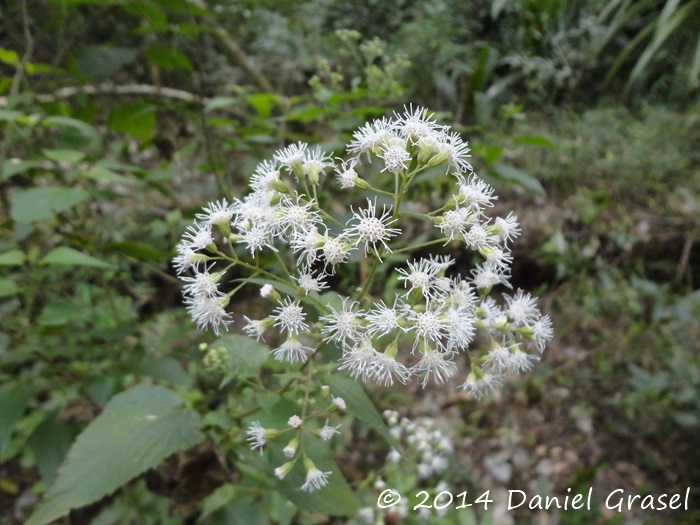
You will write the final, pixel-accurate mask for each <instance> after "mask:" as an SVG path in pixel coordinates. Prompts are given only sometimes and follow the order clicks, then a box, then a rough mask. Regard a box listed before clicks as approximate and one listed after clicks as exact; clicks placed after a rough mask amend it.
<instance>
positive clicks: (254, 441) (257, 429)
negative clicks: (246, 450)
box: [246, 421, 267, 454]
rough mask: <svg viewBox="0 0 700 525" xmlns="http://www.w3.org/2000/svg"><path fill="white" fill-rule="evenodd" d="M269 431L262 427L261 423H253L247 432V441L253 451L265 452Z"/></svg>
mask: <svg viewBox="0 0 700 525" xmlns="http://www.w3.org/2000/svg"><path fill="white" fill-rule="evenodd" d="M266 434H267V431H266V430H265V429H264V428H263V427H261V426H260V422H259V421H253V422H252V423H251V424H250V426H249V427H248V430H247V431H246V435H247V436H248V437H247V441H248V443H250V448H251V449H252V450H255V449H260V453H261V454H262V452H263V447H264V446H265V443H267V438H266Z"/></svg>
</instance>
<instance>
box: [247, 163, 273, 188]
mask: <svg viewBox="0 0 700 525" xmlns="http://www.w3.org/2000/svg"><path fill="white" fill-rule="evenodd" d="M279 180H280V172H279V168H278V166H277V163H276V162H272V161H269V160H266V161H263V162H262V163H261V164H260V165H258V167H257V168H255V173H254V174H253V175H252V176H251V178H250V187H251V189H252V190H253V191H256V192H267V191H273V190H274V189H275V184H276V183H277V182H279Z"/></svg>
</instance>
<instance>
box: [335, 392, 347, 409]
mask: <svg viewBox="0 0 700 525" xmlns="http://www.w3.org/2000/svg"><path fill="white" fill-rule="evenodd" d="M331 399H332V400H333V401H332V404H333V405H335V406H336V407H338V410H343V411H345V409H346V408H347V405H346V404H345V400H344V399H343V398H342V397H335V396H334V395H331Z"/></svg>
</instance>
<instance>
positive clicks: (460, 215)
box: [436, 207, 474, 241]
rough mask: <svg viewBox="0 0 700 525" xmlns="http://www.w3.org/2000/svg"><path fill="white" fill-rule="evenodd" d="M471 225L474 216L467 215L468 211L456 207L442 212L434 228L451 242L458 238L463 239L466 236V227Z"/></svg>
mask: <svg viewBox="0 0 700 525" xmlns="http://www.w3.org/2000/svg"><path fill="white" fill-rule="evenodd" d="M473 223H474V216H473V215H471V214H470V213H469V210H467V209H466V208H459V207H457V208H456V209H454V210H447V211H446V212H444V213H443V214H442V215H441V216H440V220H439V222H438V223H437V224H436V226H437V227H438V228H440V231H441V232H442V234H443V235H444V236H445V237H447V238H448V239H449V240H450V241H451V240H453V239H454V238H455V237H458V236H459V237H464V236H465V235H466V234H467V227H468V226H469V225H471V224H473Z"/></svg>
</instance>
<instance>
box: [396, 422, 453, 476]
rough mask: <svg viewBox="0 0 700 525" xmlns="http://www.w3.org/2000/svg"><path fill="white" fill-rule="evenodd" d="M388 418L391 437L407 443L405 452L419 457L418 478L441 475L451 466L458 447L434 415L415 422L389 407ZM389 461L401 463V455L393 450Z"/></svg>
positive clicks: (403, 443) (417, 459) (417, 462)
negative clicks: (450, 463) (451, 458)
mask: <svg viewBox="0 0 700 525" xmlns="http://www.w3.org/2000/svg"><path fill="white" fill-rule="evenodd" d="M384 419H385V420H386V422H387V425H388V426H389V432H390V433H391V436H392V437H393V438H394V439H395V440H396V441H397V442H398V443H401V444H402V445H404V446H405V450H404V453H405V454H406V455H407V456H410V457H411V458H415V465H416V466H417V469H418V470H417V475H418V479H427V478H430V477H431V476H438V475H439V474H442V473H443V472H444V471H445V470H446V469H447V467H448V466H449V456H450V454H452V452H453V451H454V448H453V447H452V441H451V440H450V438H449V437H448V436H446V435H445V432H444V431H442V430H440V429H439V428H438V427H437V426H436V424H435V420H433V418H430V417H424V418H419V419H416V420H415V421H412V420H410V419H408V418H406V417H402V418H399V413H398V412H397V411H395V410H385V411H384ZM387 460H389V461H390V462H392V463H399V462H400V461H401V455H400V454H399V453H398V451H396V450H395V449H393V450H392V451H391V452H389V455H388V457H387Z"/></svg>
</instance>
